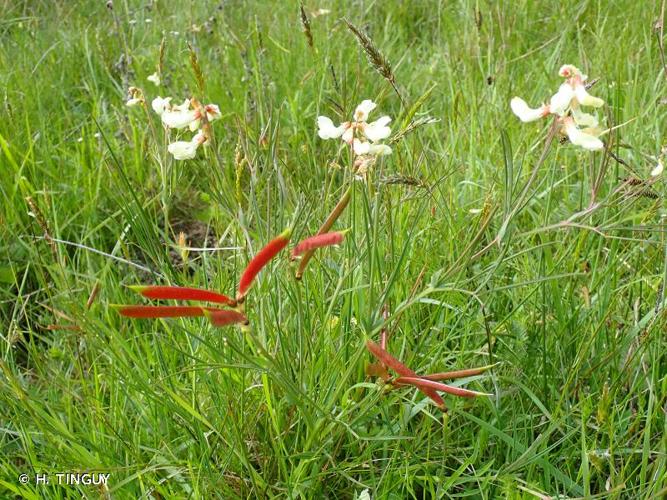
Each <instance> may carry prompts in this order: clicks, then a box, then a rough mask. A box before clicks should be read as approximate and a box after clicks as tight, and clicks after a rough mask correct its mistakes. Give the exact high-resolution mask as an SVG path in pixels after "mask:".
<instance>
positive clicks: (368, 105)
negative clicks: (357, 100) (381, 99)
mask: <svg viewBox="0 0 667 500" xmlns="http://www.w3.org/2000/svg"><path fill="white" fill-rule="evenodd" d="M376 106H377V104H375V103H374V102H373V101H371V100H370V99H366V100H364V101H361V104H359V106H357V109H355V110H354V120H355V121H358V122H365V121H366V120H368V114H369V113H370V112H371V111H373V110H374V109H375V107H376Z"/></svg>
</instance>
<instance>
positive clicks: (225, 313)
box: [206, 309, 248, 326]
mask: <svg viewBox="0 0 667 500" xmlns="http://www.w3.org/2000/svg"><path fill="white" fill-rule="evenodd" d="M206 317H207V318H208V319H209V321H210V322H211V324H212V325H213V326H227V325H234V324H236V323H241V324H243V325H247V324H248V318H246V316H245V315H244V314H241V313H240V312H238V311H233V310H231V309H227V310H218V311H206Z"/></svg>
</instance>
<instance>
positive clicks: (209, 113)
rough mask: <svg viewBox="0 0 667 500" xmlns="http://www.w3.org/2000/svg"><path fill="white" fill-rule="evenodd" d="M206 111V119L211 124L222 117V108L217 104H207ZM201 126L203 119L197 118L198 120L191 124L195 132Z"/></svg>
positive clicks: (191, 128)
mask: <svg viewBox="0 0 667 500" xmlns="http://www.w3.org/2000/svg"><path fill="white" fill-rule="evenodd" d="M204 110H205V111H206V119H207V120H208V121H209V122H212V121H215V120H217V119H218V118H220V116H221V113H220V108H219V107H218V105H217V104H207V105H206V106H204ZM198 116H200V114H198ZM200 125H201V118H197V119H196V120H194V121H193V122H191V123H190V130H191V131H192V132H194V131H195V130H197V129H198V128H199V126H200Z"/></svg>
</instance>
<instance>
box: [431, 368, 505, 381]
mask: <svg viewBox="0 0 667 500" xmlns="http://www.w3.org/2000/svg"><path fill="white" fill-rule="evenodd" d="M494 366H496V365H487V366H480V367H479V368H468V369H466V370H455V371H451V372H441V373H432V374H430V375H420V377H421V378H423V379H426V380H453V379H456V378H464V377H472V376H474V375H479V374H480V373H484V372H485V371H487V370H489V369H491V368H493V367H494Z"/></svg>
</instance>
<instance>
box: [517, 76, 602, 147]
mask: <svg viewBox="0 0 667 500" xmlns="http://www.w3.org/2000/svg"><path fill="white" fill-rule="evenodd" d="M558 74H559V75H560V76H562V77H563V78H566V81H565V83H563V84H561V86H560V87H559V88H558V91H557V92H556V93H555V94H554V95H553V96H551V99H550V100H549V104H542V105H541V106H540V107H539V108H531V107H530V106H529V105H528V104H527V103H526V101H524V100H523V99H521V98H520V97H514V98H512V100H511V101H510V107H511V108H512V112H513V113H514V114H515V115H516V116H518V117H519V119H520V120H521V121H522V122H532V121H536V120H539V119H540V118H544V117H545V116H547V115H550V114H552V115H556V116H557V117H558V121H559V123H560V125H561V132H562V133H564V134H565V135H567V137H568V139H569V140H570V142H571V143H572V144H574V145H576V146H580V147H582V148H584V149H587V150H589V151H598V150H600V149H603V148H604V143H603V142H602V141H601V140H600V139H598V137H597V136H598V135H600V133H601V131H599V130H598V129H597V126H598V120H597V118H596V117H595V116H593V115H591V114H588V113H585V112H583V111H582V110H581V106H591V107H594V108H599V107H600V106H602V105H604V101H603V100H602V99H600V98H598V97H593V96H592V95H590V94H589V93H588V91H587V90H586V85H585V83H584V82H585V81H586V80H587V78H588V77H587V76H586V75H584V74H583V73H582V72H581V71H579V69H578V68H576V67H575V66H572V65H571V64H566V65H564V66H562V67H561V68H560V70H559V71H558ZM580 127H585V128H580Z"/></svg>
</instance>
